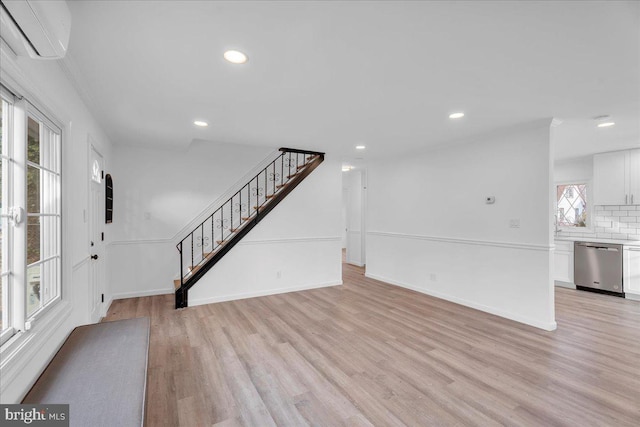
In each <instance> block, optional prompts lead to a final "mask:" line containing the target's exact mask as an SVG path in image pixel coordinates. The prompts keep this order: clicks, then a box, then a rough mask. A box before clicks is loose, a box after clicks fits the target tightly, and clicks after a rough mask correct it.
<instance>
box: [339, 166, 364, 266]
mask: <svg viewBox="0 0 640 427" xmlns="http://www.w3.org/2000/svg"><path fill="white" fill-rule="evenodd" d="M342 181H343V186H344V187H345V189H346V193H347V198H346V216H347V218H346V226H347V262H348V263H349V264H354V265H357V266H364V264H365V248H364V245H363V238H364V236H363V233H364V218H363V215H364V186H365V173H364V171H363V170H360V169H358V170H351V171H349V172H343V173H342Z"/></svg>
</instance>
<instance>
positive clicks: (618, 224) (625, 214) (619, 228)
mask: <svg viewBox="0 0 640 427" xmlns="http://www.w3.org/2000/svg"><path fill="white" fill-rule="evenodd" d="M591 215H592V221H591V227H590V228H588V229H584V228H578V227H576V228H562V229H561V230H562V231H560V233H558V236H575V237H593V238H596V239H618V240H640V206H628V205H627V206H595V209H594V211H593V212H591Z"/></svg>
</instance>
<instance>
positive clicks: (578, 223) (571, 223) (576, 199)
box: [556, 183, 589, 227]
mask: <svg viewBox="0 0 640 427" xmlns="http://www.w3.org/2000/svg"><path fill="white" fill-rule="evenodd" d="M556 202H557V207H556V221H557V225H558V226H559V227H587V224H588V220H589V218H588V215H589V210H588V204H587V184H586V183H575V184H558V185H557V186H556Z"/></svg>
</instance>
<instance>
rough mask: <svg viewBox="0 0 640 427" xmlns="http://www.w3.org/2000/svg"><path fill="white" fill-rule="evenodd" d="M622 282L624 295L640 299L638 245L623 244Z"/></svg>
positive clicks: (639, 257) (639, 249) (639, 248)
mask: <svg viewBox="0 0 640 427" xmlns="http://www.w3.org/2000/svg"><path fill="white" fill-rule="evenodd" d="M622 253H623V258H622V269H623V272H622V283H623V286H624V292H625V296H626V297H627V298H629V299H636V300H640V246H624V249H623V251H622Z"/></svg>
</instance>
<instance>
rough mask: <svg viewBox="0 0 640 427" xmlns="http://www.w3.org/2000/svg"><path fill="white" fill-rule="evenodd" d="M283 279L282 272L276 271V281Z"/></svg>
mask: <svg viewBox="0 0 640 427" xmlns="http://www.w3.org/2000/svg"><path fill="white" fill-rule="evenodd" d="M281 278H282V271H280V270H278V271H276V279H281Z"/></svg>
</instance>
